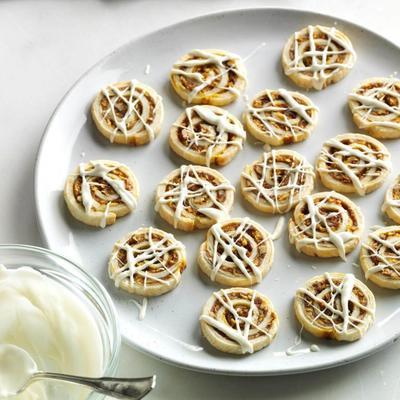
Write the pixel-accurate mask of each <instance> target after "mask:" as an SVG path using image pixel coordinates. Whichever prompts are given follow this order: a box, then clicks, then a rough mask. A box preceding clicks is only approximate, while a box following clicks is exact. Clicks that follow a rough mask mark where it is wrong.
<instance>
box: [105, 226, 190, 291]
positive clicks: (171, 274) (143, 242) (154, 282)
mask: <svg viewBox="0 0 400 400" xmlns="http://www.w3.org/2000/svg"><path fill="white" fill-rule="evenodd" d="M185 268H186V253H185V248H184V246H183V244H182V243H181V242H178V241H177V240H176V239H175V238H174V236H173V235H171V234H169V233H166V232H164V231H162V230H160V229H156V228H152V227H148V228H147V227H146V228H139V229H138V230H136V231H135V232H131V233H128V234H127V235H126V236H124V237H123V238H122V239H121V240H119V241H118V242H117V243H116V244H115V245H114V249H113V251H112V255H111V258H110V261H109V263H108V271H109V275H110V278H111V279H113V280H114V281H115V286H117V287H119V288H121V289H123V290H125V291H126V292H129V293H134V294H138V295H142V296H159V295H161V294H164V293H166V292H169V291H171V290H172V289H174V288H175V287H176V286H177V285H178V284H179V282H180V280H181V276H182V272H183V270H184V269H185Z"/></svg>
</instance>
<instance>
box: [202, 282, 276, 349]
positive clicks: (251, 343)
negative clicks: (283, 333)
mask: <svg viewBox="0 0 400 400" xmlns="http://www.w3.org/2000/svg"><path fill="white" fill-rule="evenodd" d="M200 326H201V331H202V333H203V335H204V337H205V338H206V339H207V340H208V341H209V343H210V344H211V345H212V346H214V347H215V348H216V349H218V350H220V351H223V352H225V353H232V354H244V353H254V352H255V351H258V350H261V349H262V348H263V347H265V346H268V345H269V344H270V343H271V342H272V340H273V339H274V337H275V335H276V333H277V330H278V326H279V320H278V315H277V313H276V311H275V309H274V306H273V305H272V303H271V301H270V300H269V299H268V298H267V297H266V296H264V295H262V294H261V293H259V292H257V291H256V290H253V289H248V288H231V289H221V290H220V291H219V292H215V293H213V295H212V296H211V297H210V299H209V300H208V301H207V303H206V304H205V306H204V307H203V311H202V313H201V316H200Z"/></svg>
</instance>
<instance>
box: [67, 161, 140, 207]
mask: <svg viewBox="0 0 400 400" xmlns="http://www.w3.org/2000/svg"><path fill="white" fill-rule="evenodd" d="M108 176H109V177H111V178H113V179H118V180H120V181H122V182H124V184H125V189H126V190H128V191H131V190H132V189H133V184H132V182H131V180H130V179H129V177H128V176H127V175H126V174H125V173H124V172H123V171H122V170H121V169H119V168H116V169H114V170H112V171H111V172H109V173H108ZM86 180H87V181H88V182H89V186H90V192H91V195H92V198H93V199H94V200H95V201H96V202H97V203H99V204H101V205H107V204H108V203H110V202H111V203H112V204H123V203H124V202H123V201H122V199H121V198H120V196H119V195H118V193H116V192H115V190H114V189H113V188H112V187H111V186H110V185H109V184H108V183H107V182H106V181H105V180H104V179H102V178H100V177H97V176H87V177H86ZM73 193H74V196H75V199H76V201H77V202H78V203H81V204H82V202H83V200H82V177H81V176H78V177H77V178H76V179H75V181H74V184H73Z"/></svg>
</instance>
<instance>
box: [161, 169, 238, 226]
mask: <svg viewBox="0 0 400 400" xmlns="http://www.w3.org/2000/svg"><path fill="white" fill-rule="evenodd" d="M234 190H235V189H234V187H233V186H232V185H231V184H230V183H229V181H228V180H227V179H226V178H225V177H224V176H223V175H222V174H220V173H219V172H218V171H215V170H214V169H211V168H208V167H203V166H198V165H182V166H181V167H180V168H178V169H176V170H174V171H172V172H171V173H170V174H169V175H168V176H167V177H166V178H165V179H164V180H163V181H162V182H161V183H160V184H159V185H158V187H157V191H156V206H155V208H156V211H158V212H159V214H160V216H161V217H162V218H163V219H165V220H166V221H167V222H168V223H169V224H171V225H173V226H174V228H177V229H181V230H184V231H192V230H194V229H202V228H208V227H210V226H211V225H212V224H214V223H215V222H216V221H218V220H219V219H221V218H226V217H227V216H228V215H229V212H230V210H231V208H232V205H233V198H234Z"/></svg>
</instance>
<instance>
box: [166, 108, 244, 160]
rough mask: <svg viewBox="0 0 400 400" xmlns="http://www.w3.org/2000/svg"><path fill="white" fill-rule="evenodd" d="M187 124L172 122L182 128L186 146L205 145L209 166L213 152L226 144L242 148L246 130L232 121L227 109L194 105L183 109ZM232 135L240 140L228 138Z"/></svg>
mask: <svg viewBox="0 0 400 400" xmlns="http://www.w3.org/2000/svg"><path fill="white" fill-rule="evenodd" d="M185 113H186V117H187V120H188V126H182V125H179V124H174V126H176V127H177V128H181V129H183V132H184V133H185V134H186V135H187V136H188V142H189V143H188V145H187V148H188V150H190V149H191V148H192V147H193V146H200V147H205V148H206V150H205V152H206V154H205V156H206V164H207V166H210V163H211V160H212V156H213V155H214V153H219V152H221V148H222V149H224V148H225V147H227V146H237V147H239V149H241V148H243V141H244V140H245V139H246V132H245V131H244V129H243V128H242V126H241V125H240V124H238V123H235V122H232V120H231V118H230V114H229V112H228V111H226V110H223V109H218V112H216V111H215V110H213V109H212V108H211V107H209V106H194V107H190V108H187V109H186V110H185ZM229 135H234V136H235V137H236V138H240V139H242V140H237V139H236V140H235V139H233V140H232V139H231V140H230V139H229Z"/></svg>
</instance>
